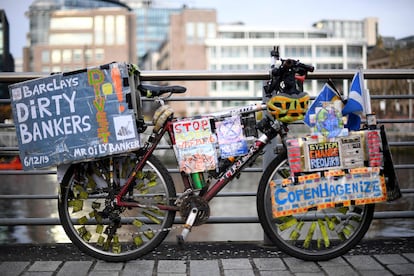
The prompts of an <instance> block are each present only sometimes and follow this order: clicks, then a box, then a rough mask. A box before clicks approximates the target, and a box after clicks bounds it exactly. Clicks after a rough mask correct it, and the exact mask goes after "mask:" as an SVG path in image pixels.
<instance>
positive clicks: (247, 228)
mask: <svg viewBox="0 0 414 276" xmlns="http://www.w3.org/2000/svg"><path fill="white" fill-rule="evenodd" d="M413 154H414V150H412V149H411V151H409V150H407V149H402V148H400V149H399V150H398V151H396V150H395V151H394V152H393V158H394V162H395V163H396V164H410V163H411V164H412V163H414V162H413V161H414V157H413V156H414V155H413ZM397 174H398V177H399V180H400V187H401V188H402V189H408V188H411V189H413V188H414V170H412V169H411V170H410V169H401V170H397ZM174 178H176V177H174ZM259 178H260V174H259V173H245V174H242V176H241V177H240V179H236V180H234V181H233V182H231V183H229V185H228V186H227V187H225V188H224V189H223V192H256V190H257V185H258V182H259ZM56 183H57V181H56V176H55V175H35V176H33V175H31V176H25V175H4V176H2V181H1V184H0V193H1V194H3V195H8V194H24V195H32V194H41V195H56V194H57V192H58V186H57V184H56ZM176 185H177V183H176ZM177 191H180V189H179V188H177ZM255 201H256V198H255V197H222V198H215V199H213V200H212V201H211V204H210V207H211V216H214V217H243V216H257V213H256V202H255ZM376 208H377V210H378V211H383V210H393V211H407V210H410V211H414V194H404V195H403V198H401V199H399V200H397V201H394V202H392V203H380V204H377V206H376ZM0 217H1V218H58V212H57V204H56V200H0ZM176 234H177V230H175V231H172V232H171V233H170V235H169V236H168V237H167V240H168V241H173V240H175V236H176ZM382 237H414V218H411V219H382V220H374V221H373V223H372V225H371V227H370V230H369V232H368V233H367V235H366V238H382ZM263 238H264V237H263V231H262V229H261V227H260V225H259V224H257V223H243V224H240V223H238V224H205V225H202V226H199V227H195V228H193V231H192V232H191V233H190V235H189V237H188V240H189V241H228V240H232V241H239V240H243V241H256V240H263ZM66 242H69V239H68V238H67V237H66V235H65V233H64V231H63V228H62V227H61V226H59V225H58V226H55V225H48V226H0V244H7V243H66Z"/></svg>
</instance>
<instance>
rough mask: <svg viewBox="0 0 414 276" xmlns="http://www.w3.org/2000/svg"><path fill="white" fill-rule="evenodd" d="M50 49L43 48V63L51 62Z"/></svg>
mask: <svg viewBox="0 0 414 276" xmlns="http://www.w3.org/2000/svg"><path fill="white" fill-rule="evenodd" d="M49 54H50V53H49V51H48V50H43V51H42V63H49V62H50V56H49Z"/></svg>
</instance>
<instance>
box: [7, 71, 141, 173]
mask: <svg viewBox="0 0 414 276" xmlns="http://www.w3.org/2000/svg"><path fill="white" fill-rule="evenodd" d="M9 91H10V96H11V100H12V109H13V117H14V123H15V125H16V133H17V137H18V144H19V150H20V158H21V161H22V164H23V168H24V169H35V168H44V167H49V166H53V165H57V164H63V163H71V162H74V161H81V160H87V159H93V158H97V157H103V156H107V155H111V154H117V153H122V152H128V151H131V150H135V149H137V148H139V147H140V140H139V136H138V133H137V131H136V126H135V116H134V112H133V110H131V109H128V104H127V102H126V94H128V93H130V87H129V74H128V68H127V65H126V64H120V63H112V64H109V65H107V66H102V67H99V68H98V67H94V68H88V69H85V70H80V71H75V72H69V73H63V74H55V75H51V76H49V77H46V78H40V79H35V80H30V81H26V82H22V83H17V84H13V85H10V86H9Z"/></svg>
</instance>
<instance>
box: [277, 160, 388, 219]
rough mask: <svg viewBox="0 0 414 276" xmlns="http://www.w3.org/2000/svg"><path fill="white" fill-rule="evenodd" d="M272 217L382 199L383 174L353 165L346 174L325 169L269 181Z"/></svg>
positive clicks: (384, 187)
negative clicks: (323, 172) (294, 179)
mask: <svg viewBox="0 0 414 276" xmlns="http://www.w3.org/2000/svg"><path fill="white" fill-rule="evenodd" d="M270 188H271V193H272V210H273V216H274V217H281V216H288V215H292V214H296V213H304V212H307V211H308V210H309V209H310V208H315V207H317V208H318V209H325V208H332V207H335V205H336V204H343V205H345V206H347V205H350V204H351V203H353V204H356V205H358V204H368V203H375V202H382V201H386V199H387V194H386V186H385V179H384V176H383V175H381V174H380V169H379V168H366V167H363V168H356V169H351V170H350V171H349V173H345V172H344V171H342V170H332V171H327V172H326V173H325V176H323V177H322V176H321V174H319V173H313V174H309V175H304V176H301V177H299V183H295V185H293V183H291V182H290V180H288V179H283V180H280V181H278V182H276V181H273V182H271V183H270Z"/></svg>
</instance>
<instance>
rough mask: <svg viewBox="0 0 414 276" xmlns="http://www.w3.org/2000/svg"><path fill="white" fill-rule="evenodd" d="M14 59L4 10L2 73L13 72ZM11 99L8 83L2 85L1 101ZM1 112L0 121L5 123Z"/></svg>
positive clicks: (0, 36)
mask: <svg viewBox="0 0 414 276" xmlns="http://www.w3.org/2000/svg"><path fill="white" fill-rule="evenodd" d="M13 71H14V59H13V56H12V55H11V53H10V37H9V22H8V20H7V16H6V13H5V12H4V10H0V72H13ZM8 97H9V91H8V88H7V83H1V84H0V99H5V98H8ZM2 113H3V112H2V111H0V121H1V122H2V121H3V116H2V115H3V114H2Z"/></svg>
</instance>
